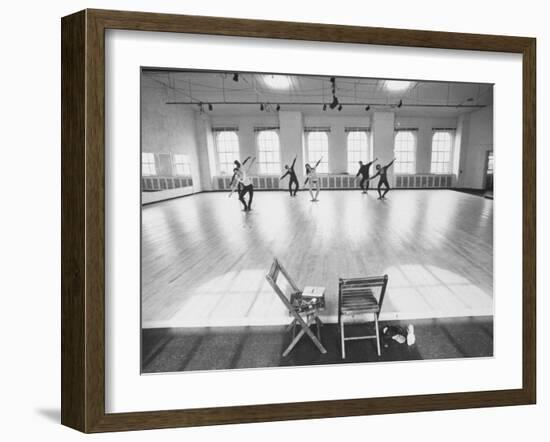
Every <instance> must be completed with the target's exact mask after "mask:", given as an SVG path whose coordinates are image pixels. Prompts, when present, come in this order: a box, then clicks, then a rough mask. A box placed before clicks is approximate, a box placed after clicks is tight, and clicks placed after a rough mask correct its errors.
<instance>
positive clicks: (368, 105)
mask: <svg viewBox="0 0 550 442" xmlns="http://www.w3.org/2000/svg"><path fill="white" fill-rule="evenodd" d="M365 110H366V111H367V112H368V111H369V110H370V104H367V107H366V108H365Z"/></svg>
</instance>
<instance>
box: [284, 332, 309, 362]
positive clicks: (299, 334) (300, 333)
mask: <svg viewBox="0 0 550 442" xmlns="http://www.w3.org/2000/svg"><path fill="white" fill-rule="evenodd" d="M304 334H305V331H304V329H302V330H300V332H299V333H298V334H297V335H296V336H295V338H294V339H293V340H292V342H291V343H290V344H289V346H288V347H287V348H286V350H285V351H284V353H283V358H286V356H287V355H288V354H289V353H290V352H291V351H292V349H293V348H294V347H295V346H296V344H297V343H298V341H299V340H300V339H302V336H304Z"/></svg>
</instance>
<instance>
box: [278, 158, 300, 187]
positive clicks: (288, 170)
mask: <svg viewBox="0 0 550 442" xmlns="http://www.w3.org/2000/svg"><path fill="white" fill-rule="evenodd" d="M295 164H296V157H294V161H293V162H292V164H291V166H290V167H288V164H285V169H286V172H285V174H284V175H283V176H282V177H281V178H279V179H280V180H282V179H283V178H284V177H286V176H287V175H289V176H290V179H289V181H288V191H289V193H290V196H296V192H298V190H299V189H300V184H298V177H297V176H296V172H295V171H294V165H295ZM293 184H294V186H295V187H294V190H292V185H293Z"/></svg>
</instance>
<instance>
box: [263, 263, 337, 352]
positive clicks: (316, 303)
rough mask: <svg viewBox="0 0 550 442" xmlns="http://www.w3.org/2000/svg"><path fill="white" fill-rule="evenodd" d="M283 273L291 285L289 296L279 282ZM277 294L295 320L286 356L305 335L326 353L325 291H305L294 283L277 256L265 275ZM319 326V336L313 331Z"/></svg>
mask: <svg viewBox="0 0 550 442" xmlns="http://www.w3.org/2000/svg"><path fill="white" fill-rule="evenodd" d="M280 274H282V275H283V276H284V278H285V279H286V280H287V282H288V284H289V285H290V287H291V289H292V290H291V293H290V294H289V295H288V296H287V295H285V292H284V290H283V289H282V288H281V287H280V285H279V284H278V283H277V279H278V277H279V275H280ZM265 278H266V279H267V281H268V282H269V284H270V285H271V287H272V288H273V290H274V291H275V293H276V294H277V296H278V297H279V298H280V299H281V301H282V302H283V304H284V305H285V307H286V308H287V310H288V313H289V315H291V316H292V317H293V320H292V322H291V324H290V326H289V329H292V335H293V339H292V341H291V342H290V344H289V345H288V347H287V348H286V350H285V351H284V352H283V357H286V356H287V355H288V354H289V353H290V352H291V351H292V349H293V348H294V347H295V346H296V344H297V343H298V341H299V340H300V339H302V337H303V336H304V335H306V334H307V335H308V336H309V337H310V339H311V340H312V341H313V343H314V344H315V346H316V347H317V348H318V349H319V351H320V352H321V353H326V352H327V351H326V349H325V347H323V344H321V326H322V325H323V323H322V321H321V319H320V318H319V312H320V311H321V310H323V309H324V307H325V298H324V293H320V294H318V293H315V294H313V293H312V294H310V293H304V291H302V290H300V289H299V288H298V286H297V285H296V284H295V283H294V281H293V280H292V278H291V277H290V275H289V274H288V272H287V271H286V269H285V268H284V267H283V266H282V265H281V263H280V262H279V261H278V260H277V258H274V259H273V264H272V265H271V268H270V270H269V272H268V274H267V275H266V277H265ZM312 325H315V326H316V328H317V336H316V335H315V334H314V333H313V332H312V331H311V328H310V327H311V326H312ZM297 326H300V331H299V332H298V334H296V327H297Z"/></svg>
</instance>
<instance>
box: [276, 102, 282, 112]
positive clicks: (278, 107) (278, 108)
mask: <svg viewBox="0 0 550 442" xmlns="http://www.w3.org/2000/svg"><path fill="white" fill-rule="evenodd" d="M276 109H277V112H279V111H280V110H281V105H280V104H278V105H277V108H276Z"/></svg>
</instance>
